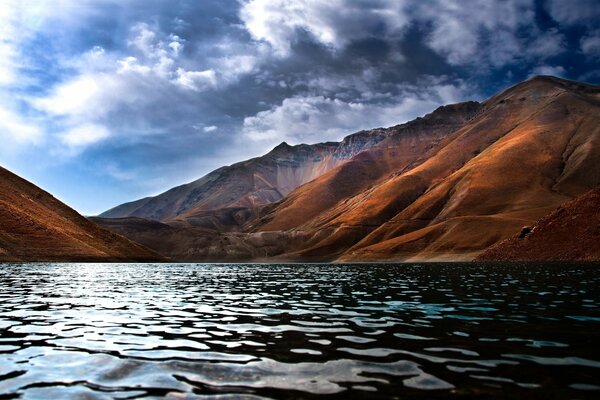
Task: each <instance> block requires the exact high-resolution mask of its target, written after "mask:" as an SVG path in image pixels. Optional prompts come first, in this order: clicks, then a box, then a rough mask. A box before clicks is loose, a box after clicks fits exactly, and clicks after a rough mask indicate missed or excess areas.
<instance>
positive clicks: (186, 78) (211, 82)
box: [175, 68, 217, 91]
mask: <svg viewBox="0 0 600 400" xmlns="http://www.w3.org/2000/svg"><path fill="white" fill-rule="evenodd" d="M175 82H177V83H178V84H179V85H180V86H182V87H185V88H188V89H192V90H195V91H202V90H205V89H208V88H211V87H214V86H215V85H216V84H217V75H216V74H215V71H213V70H212V69H207V70H206V71H186V70H184V69H183V68H178V69H177V78H176V79H175Z"/></svg>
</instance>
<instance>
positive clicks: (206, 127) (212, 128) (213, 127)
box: [202, 125, 217, 133]
mask: <svg viewBox="0 0 600 400" xmlns="http://www.w3.org/2000/svg"><path fill="white" fill-rule="evenodd" d="M202 130H203V131H204V132H206V133H209V132H214V131H216V130H217V127H216V126H215V125H210V126H205V127H204V128H203V129H202Z"/></svg>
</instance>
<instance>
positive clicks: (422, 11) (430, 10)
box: [414, 0, 565, 69]
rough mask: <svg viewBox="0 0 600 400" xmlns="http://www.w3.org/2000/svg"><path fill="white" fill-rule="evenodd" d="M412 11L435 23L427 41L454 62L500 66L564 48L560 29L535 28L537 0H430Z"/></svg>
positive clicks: (545, 54) (553, 53) (424, 19)
mask: <svg viewBox="0 0 600 400" xmlns="http://www.w3.org/2000/svg"><path fill="white" fill-rule="evenodd" d="M414 15H415V18H416V19H418V20H422V21H425V22H427V23H430V24H431V26H432V29H431V31H430V32H429V33H427V34H426V43H427V45H428V46H429V47H431V49H433V50H434V51H436V52H437V53H439V54H441V55H442V56H444V57H445V58H446V60H447V61H448V63H450V64H451V65H474V66H480V67H482V66H483V67H488V66H489V67H502V66H504V65H508V64H511V63H514V62H516V61H521V62H522V61H523V59H530V58H546V57H551V56H555V55H557V54H559V53H562V52H563V51H564V50H565V46H564V39H563V37H562V34H561V33H559V32H558V31H557V30H549V31H546V32H543V31H541V30H539V28H537V27H536V24H535V5H534V1H533V0H512V1H487V0H473V1H470V2H468V3H465V2H462V1H458V0H444V1H435V2H426V3H422V4H420V6H419V7H417V8H416V9H415V11H414ZM486 69H487V68H486Z"/></svg>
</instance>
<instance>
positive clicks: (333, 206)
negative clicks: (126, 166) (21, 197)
mask: <svg viewBox="0 0 600 400" xmlns="http://www.w3.org/2000/svg"><path fill="white" fill-rule="evenodd" d="M380 138H381V140H380V141H378V142H377V143H374V144H373V145H372V146H370V147H365V148H363V149H362V151H359V152H357V153H356V154H355V155H354V156H353V157H351V158H349V159H347V160H345V161H344V162H341V163H340V164H339V165H337V166H334V167H333V168H331V169H330V170H329V171H327V172H325V173H323V174H322V175H320V176H318V177H316V179H313V180H311V181H310V182H308V183H306V184H304V185H301V186H299V187H298V188H296V189H295V190H293V191H291V192H290V193H289V194H287V196H285V197H284V198H283V199H281V200H279V201H277V202H275V203H272V204H269V205H266V206H264V207H262V208H261V209H254V210H253V212H252V213H251V215H248V216H246V217H244V218H240V224H239V226H240V230H241V231H242V232H241V233H235V234H233V233H223V232H222V231H221V233H218V232H215V231H213V232H212V233H207V232H206V231H204V232H202V233H201V232H198V231H194V232H193V233H192V232H190V231H186V233H183V232H181V231H180V232H178V233H177V235H179V236H181V235H183V236H185V235H188V234H193V235H196V236H206V235H208V236H207V237H208V238H209V239H208V241H209V242H205V243H209V244H208V245H207V247H206V246H205V247H203V246H198V247H197V248H196V249H195V250H190V249H188V250H187V252H186V254H185V256H186V259H195V258H197V259H198V260H201V259H203V260H204V259H211V260H224V259H229V258H230V256H235V257H234V258H236V257H237V258H239V257H242V258H243V257H248V258H249V259H250V258H251V259H265V258H266V259H281V260H284V259H285V260H324V261H327V260H343V261H379V260H395V261H398V260H416V259H419V260H438V259H452V260H462V259H472V258H474V257H475V256H477V255H478V254H480V253H481V252H483V251H484V250H485V249H487V248H488V247H490V246H492V245H494V244H496V243H498V242H500V241H502V240H503V239H505V238H508V237H511V236H512V235H514V234H515V233H518V232H519V231H520V229H521V228H522V227H523V226H524V225H530V224H532V223H533V222H534V221H536V220H538V219H539V218H541V217H542V216H544V215H546V214H547V213H548V212H550V211H551V210H553V209H554V208H556V207H557V206H558V205H559V204H561V203H563V202H564V201H566V200H570V199H572V198H574V197H576V196H579V195H581V194H583V193H585V192H587V191H589V190H590V189H592V188H594V187H597V186H598V185H600V170H599V169H598V168H597V166H598V165H600V87H596V86H591V85H586V84H582V83H578V82H571V81H566V80H562V79H558V78H552V77H536V78H534V79H531V80H529V81H526V82H524V83H521V84H519V85H516V86H514V87H512V88H510V89H508V90H506V91H504V92H502V93H500V94H498V95H496V96H494V97H492V98H490V99H489V100H487V101H485V102H484V103H482V104H478V103H463V104H458V105H453V106H447V107H442V108H440V109H438V110H436V111H435V112H433V113H431V114H429V115H427V116H425V117H424V118H421V119H417V120H415V121H412V122H409V123H407V124H403V125H399V126H397V127H394V128H390V129H389V130H387V131H386V132H385V134H383V135H382V136H381V137H380ZM282 195H283V194H282ZM209 211H210V212H209ZM203 212H205V213H206V214H204V216H205V217H206V216H210V218H217V219H218V218H223V217H222V215H223V211H222V210H220V211H219V210H212V211H211V210H204V211H203ZM181 215H183V216H184V220H185V219H186V218H187V220H186V224H189V220H190V214H185V213H182V214H180V216H181ZM196 215H198V214H196ZM163 222H166V223H167V224H168V225H169V226H171V227H174V226H175V225H176V224H177V222H176V220H175V219H171V220H164V221H163ZM179 223H181V221H180V222H179ZM127 224H128V222H127V221H121V222H120V223H119V224H117V225H119V228H118V229H117V228H115V226H114V224H113V229H116V230H117V231H119V232H122V233H124V234H128V233H127V232H126V231H127V228H126V225H127ZM198 226H200V225H198ZM212 227H213V228H218V227H216V225H215V224H213V226H212ZM217 231H218V229H217ZM177 235H176V236H177ZM150 236H152V232H151V231H146V232H145V233H144V238H145V240H147V238H148V237H150ZM183 236H181V237H180V239H182V237H183ZM129 237H130V238H132V239H134V240H138V239H139V238H140V237H141V236H140V232H139V231H137V233H135V234H129ZM173 237H175V236H173ZM173 240H175V239H173ZM142 243H146V244H148V245H150V241H148V242H144V241H142ZM155 248H157V249H159V250H161V249H162V248H161V247H160V246H159V247H155ZM169 254H173V255H174V256H175V257H179V256H180V255H181V254H180V253H177V252H176V253H169Z"/></svg>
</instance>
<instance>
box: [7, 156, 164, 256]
mask: <svg viewBox="0 0 600 400" xmlns="http://www.w3.org/2000/svg"><path fill="white" fill-rule="evenodd" d="M161 260H165V258H164V257H162V256H160V255H158V254H157V253H155V252H154V251H152V250H149V249H147V248H145V247H143V246H141V245H139V244H137V243H134V242H131V241H130V240H128V239H126V238H124V237H122V236H120V235H116V234H114V233H112V232H110V231H108V230H106V229H104V228H101V227H99V226H97V225H96V224H94V223H92V222H90V221H88V220H87V219H86V218H84V217H82V216H81V215H79V214H78V213H77V212H75V211H74V210H73V209H71V208H69V207H68V206H66V205H65V204H63V203H61V202H60V201H58V200H57V199H55V198H54V197H53V196H52V195H50V194H49V193H47V192H45V191H43V190H42V189H40V188H38V187H37V186H35V185H33V184H32V183H30V182H27V181H26V180H24V179H22V178H20V177H18V176H16V175H15V174H13V173H11V172H9V171H7V170H6V169H4V168H1V167H0V261H2V262H5V261H161Z"/></svg>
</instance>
